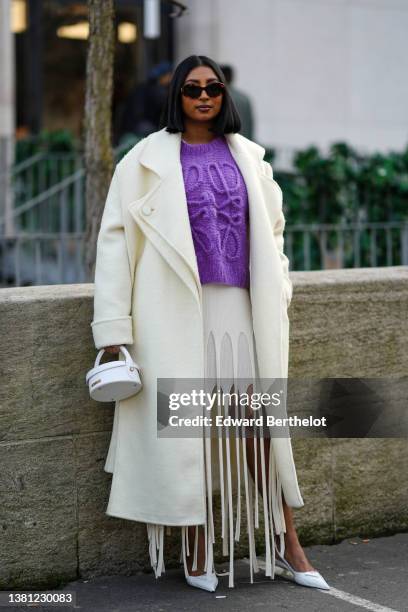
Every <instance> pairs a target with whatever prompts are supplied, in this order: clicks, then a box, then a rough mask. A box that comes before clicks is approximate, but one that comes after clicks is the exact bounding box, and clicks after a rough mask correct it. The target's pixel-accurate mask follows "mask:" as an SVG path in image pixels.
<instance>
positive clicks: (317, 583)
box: [275, 549, 330, 590]
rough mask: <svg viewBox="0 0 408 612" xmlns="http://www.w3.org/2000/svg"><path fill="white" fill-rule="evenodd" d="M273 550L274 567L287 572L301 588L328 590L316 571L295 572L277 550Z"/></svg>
mask: <svg viewBox="0 0 408 612" xmlns="http://www.w3.org/2000/svg"><path fill="white" fill-rule="evenodd" d="M275 550H276V554H277V555H278V558H277V559H276V565H277V566H278V567H280V568H282V569H286V570H289V572H290V573H291V574H292V575H293V580H294V582H296V583H297V584H301V585H302V586H307V587H314V588H316V589H325V590H329V589H330V587H329V585H328V584H327V582H326V581H325V579H324V578H323V576H322V575H321V574H320V573H319V572H318V571H316V570H312V571H309V572H297V571H296V570H295V569H294V568H293V567H292V566H291V564H290V563H289V562H288V561H287V560H286V559H285V558H284V557H282V555H281V554H280V552H279V550H277V549H275ZM284 577H285V576H284Z"/></svg>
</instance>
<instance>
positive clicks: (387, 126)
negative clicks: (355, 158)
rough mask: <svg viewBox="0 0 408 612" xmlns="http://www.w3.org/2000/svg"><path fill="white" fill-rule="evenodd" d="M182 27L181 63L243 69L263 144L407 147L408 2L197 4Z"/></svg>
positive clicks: (241, 0)
mask: <svg viewBox="0 0 408 612" xmlns="http://www.w3.org/2000/svg"><path fill="white" fill-rule="evenodd" d="M187 4H188V7H189V14H188V15H185V16H184V17H183V18H182V19H178V20H175V22H176V27H177V30H176V31H177V37H176V43H177V55H176V59H177V61H180V60H181V59H183V58H184V57H186V56H187V55H191V54H203V55H209V56H210V57H212V58H213V59H215V60H216V61H218V62H220V63H230V64H232V65H233V66H235V68H236V72H237V80H236V84H237V86H238V87H240V88H241V89H242V90H243V91H246V92H247V93H248V94H249V95H250V96H251V99H252V101H253V104H254V108H255V116H256V135H255V139H258V140H259V141H261V142H262V143H263V144H267V145H272V146H277V147H280V148H286V147H288V148H301V147H305V146H309V145H311V144H316V145H318V146H321V147H322V148H323V149H325V148H326V147H327V146H328V145H329V144H331V143H332V142H334V141H338V140H341V141H346V142H347V143H349V144H350V145H355V146H357V147H359V148H362V149H365V150H367V151H373V150H388V149H390V148H392V149H397V150H400V149H402V148H405V146H406V145H407V133H408V116H407V113H406V108H407V105H408V81H407V79H403V78H401V75H403V74H406V73H407V69H408V38H407V36H406V32H407V28H408V3H407V2H406V1H405V0H255V2H247V1H246V0H207V1H206V2H201V0H189V2H188V3H187Z"/></svg>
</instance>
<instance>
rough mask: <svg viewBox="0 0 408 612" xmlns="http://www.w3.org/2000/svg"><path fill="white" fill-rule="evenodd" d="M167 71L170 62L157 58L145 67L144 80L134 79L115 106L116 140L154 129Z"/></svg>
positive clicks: (165, 86) (140, 134) (164, 91)
mask: <svg viewBox="0 0 408 612" xmlns="http://www.w3.org/2000/svg"><path fill="white" fill-rule="evenodd" d="M171 75H172V65H171V63H170V62H168V61H163V62H160V63H159V64H156V65H155V66H153V68H152V69H151V70H150V71H149V73H148V75H147V80H146V81H144V82H142V83H137V84H136V85H135V86H134V87H133V88H132V89H131V91H130V93H129V95H128V97H127V98H126V99H125V101H124V102H123V103H122V105H121V107H120V108H118V116H117V121H118V124H117V125H118V129H117V132H116V140H117V142H120V141H121V139H122V138H123V137H124V136H126V135H129V134H136V135H138V136H143V137H144V136H147V135H148V134H151V133H152V132H154V131H156V130H157V129H158V125H159V120H160V114H161V111H162V108H163V106H164V103H165V101H166V97H167V90H168V84H169V82H170V79H171Z"/></svg>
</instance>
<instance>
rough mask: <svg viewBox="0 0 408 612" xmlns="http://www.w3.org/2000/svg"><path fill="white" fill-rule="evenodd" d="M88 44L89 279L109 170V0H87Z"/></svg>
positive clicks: (111, 27)
mask: <svg viewBox="0 0 408 612" xmlns="http://www.w3.org/2000/svg"><path fill="white" fill-rule="evenodd" d="M88 7H89V46H88V57H87V66H86V97H85V118H84V129H85V160H84V161H85V181H86V187H85V190H86V232H85V243H84V245H85V250H84V255H85V273H86V276H87V279H86V280H87V281H88V282H93V279H94V270H95V257H96V240H97V237H98V232H99V227H100V221H101V217H102V212H103V207H104V204H105V199H106V195H107V192H108V188H109V183H110V180H111V177H112V172H113V151H112V129H111V124H112V82H113V59H114V46H115V30H114V6H113V0H88Z"/></svg>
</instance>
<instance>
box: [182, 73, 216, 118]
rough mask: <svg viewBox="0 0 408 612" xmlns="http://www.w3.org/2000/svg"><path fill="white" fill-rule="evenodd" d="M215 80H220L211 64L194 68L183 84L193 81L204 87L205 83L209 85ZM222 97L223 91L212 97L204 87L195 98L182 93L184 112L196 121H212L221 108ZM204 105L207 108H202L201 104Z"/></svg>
mask: <svg viewBox="0 0 408 612" xmlns="http://www.w3.org/2000/svg"><path fill="white" fill-rule="evenodd" d="M214 81H219V79H218V77H217V75H216V74H215V72H214V71H213V70H212V68H210V67H209V66H198V67H197V68H193V70H191V71H190V72H189V73H188V75H187V77H186V79H185V81H184V83H183V85H185V84H186V83H192V84H194V85H201V87H204V86H205V85H209V84H210V83H213V82H214ZM222 98H223V94H222V93H221V94H220V95H219V96H217V97H216V98H210V97H209V96H208V94H207V92H206V91H205V90H204V89H203V90H202V91H201V95H200V97H199V98H197V99H195V100H193V98H188V97H187V96H185V95H183V94H181V105H182V109H183V113H184V114H185V115H186V116H187V117H189V118H190V119H193V120H194V121H199V122H206V121H207V122H208V121H212V120H213V119H215V117H216V116H217V115H218V113H219V112H220V110H221V106H222ZM203 105H205V106H206V107H207V108H202V109H200V106H203Z"/></svg>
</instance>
